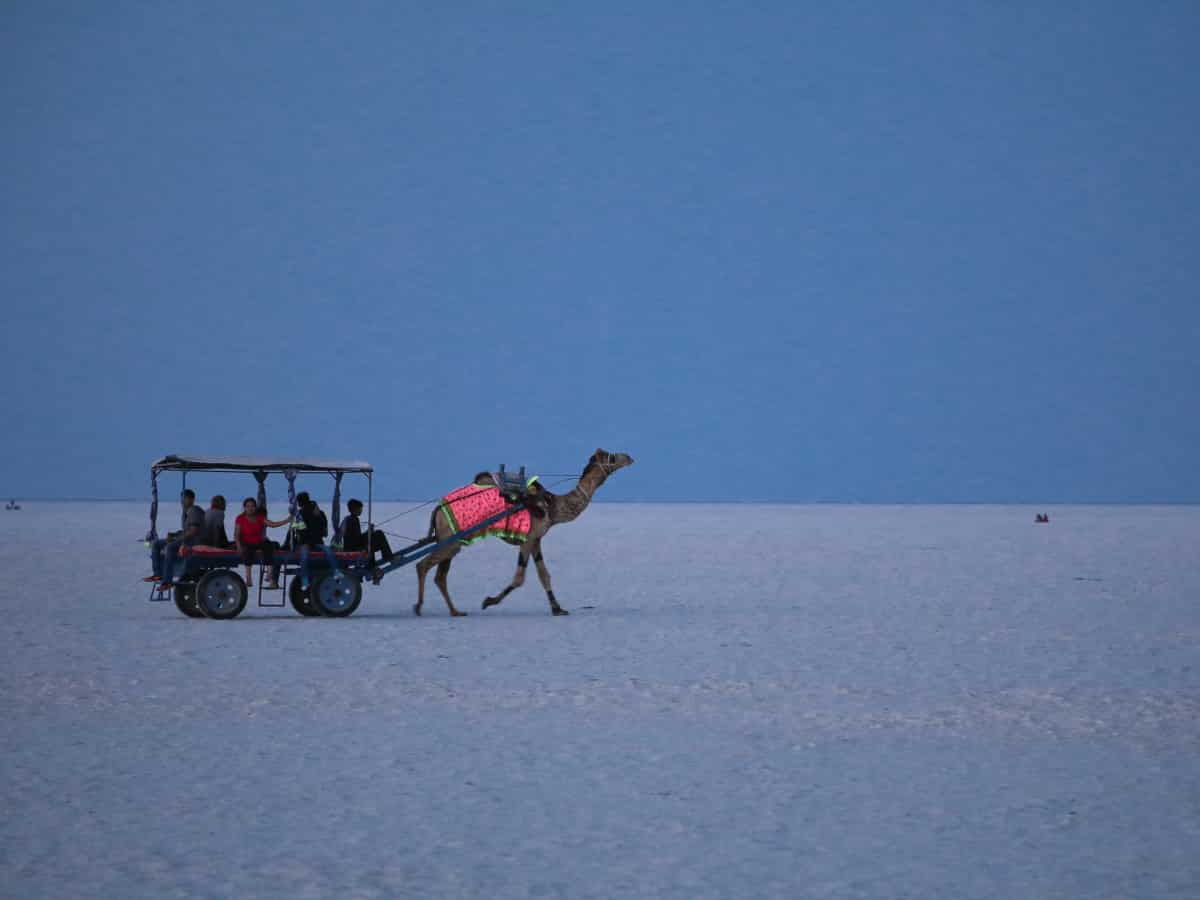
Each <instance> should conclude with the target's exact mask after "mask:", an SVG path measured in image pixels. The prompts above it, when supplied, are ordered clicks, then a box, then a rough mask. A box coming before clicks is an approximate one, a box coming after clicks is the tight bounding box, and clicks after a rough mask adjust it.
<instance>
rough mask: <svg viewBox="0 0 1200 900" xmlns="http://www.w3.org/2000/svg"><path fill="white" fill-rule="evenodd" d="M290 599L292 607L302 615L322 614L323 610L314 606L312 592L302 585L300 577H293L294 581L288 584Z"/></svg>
mask: <svg viewBox="0 0 1200 900" xmlns="http://www.w3.org/2000/svg"><path fill="white" fill-rule="evenodd" d="M288 600H290V601H291V603H292V609H294V610H295V611H296V612H298V613H300V615H302V616H319V615H320V614H321V611H320V610H319V609H317V608H316V607H315V606H313V602H312V597H311V596H310V592H309V591H306V590H305V589H304V588H302V587H301V586H300V579H299V578H298V577H297V578H293V579H292V583H291V584H289V585H288Z"/></svg>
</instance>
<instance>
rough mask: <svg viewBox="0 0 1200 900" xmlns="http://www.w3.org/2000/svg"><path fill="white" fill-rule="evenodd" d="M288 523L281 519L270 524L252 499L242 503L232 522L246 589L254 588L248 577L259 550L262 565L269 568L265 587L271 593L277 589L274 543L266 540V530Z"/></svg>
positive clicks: (263, 511)
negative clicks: (267, 582)
mask: <svg viewBox="0 0 1200 900" xmlns="http://www.w3.org/2000/svg"><path fill="white" fill-rule="evenodd" d="M288 521H289V520H288V519H281V520H279V521H278V522H272V521H271V520H270V519H268V518H267V513H266V510H262V509H259V508H258V501H257V500H255V499H254V498H253V497H247V498H246V499H245V500H243V501H242V514H241V515H240V516H238V517H237V518H236V519H235V520H234V522H233V541H234V543H235V544H237V549H238V553H240V554H241V555H242V565H244V566H245V567H246V587H253V586H254V582H253V580H252V579H251V577H250V567H251V566H252V565H254V554H255V552H256V551H259V550H261V551H262V556H263V563H264V564H266V565H268V566H271V583H270V584H268V585H266V587H267V589H268V590H272V591H273V590H277V589H278V588H279V583H278V581H277V580H276V576H275V569H274V562H275V542H274V541H269V540H267V529H268V528H278V527H280V526H281V525H286V524H287V523H288Z"/></svg>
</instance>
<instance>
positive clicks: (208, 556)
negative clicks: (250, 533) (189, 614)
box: [179, 544, 367, 563]
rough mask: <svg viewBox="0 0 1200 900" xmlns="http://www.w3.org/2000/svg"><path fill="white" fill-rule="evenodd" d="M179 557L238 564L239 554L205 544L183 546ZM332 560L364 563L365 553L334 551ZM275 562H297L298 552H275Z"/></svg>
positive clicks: (316, 552)
mask: <svg viewBox="0 0 1200 900" xmlns="http://www.w3.org/2000/svg"><path fill="white" fill-rule="evenodd" d="M179 555H180V556H181V557H188V556H192V557H195V558H196V559H198V560H204V561H205V562H240V561H241V558H242V557H241V554H240V553H238V551H237V548H236V547H210V546H208V545H207V544H194V545H193V546H191V547H188V546H186V545H185V546H183V547H180V548H179ZM333 555H334V558H335V559H337V560H338V561H339V562H348V563H349V562H366V561H367V553H366V551H365V550H335V551H334V553H333ZM254 556H255V558H256V559H261V558H262V554H261V553H255V554H254ZM308 558H309V559H310V560H318V559H324V558H325V551H324V550H323V549H321V548H314V549H312V550H310V551H309V553H308ZM275 561H276V562H282V563H287V562H299V561H300V551H299V550H276V551H275Z"/></svg>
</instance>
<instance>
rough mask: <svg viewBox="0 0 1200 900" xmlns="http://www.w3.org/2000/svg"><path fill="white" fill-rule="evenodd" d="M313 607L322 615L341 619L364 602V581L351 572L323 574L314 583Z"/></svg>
mask: <svg viewBox="0 0 1200 900" xmlns="http://www.w3.org/2000/svg"><path fill="white" fill-rule="evenodd" d="M311 593H312V600H313V605H314V606H315V607H316V608H317V609H318V610H320V612H321V615H325V616H332V617H333V618H335V619H340V618H343V617H345V616H348V615H351V614H352V613H353V612H354V611H355V610H356V609H358V604H360V603H361V602H362V579H360V578H359V577H358V576H357V575H353V574H351V573H350V572H322V573H321V574H320V575H318V576H317V578H316V580H315V581H313V583H312V591H311Z"/></svg>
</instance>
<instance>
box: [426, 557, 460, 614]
mask: <svg viewBox="0 0 1200 900" xmlns="http://www.w3.org/2000/svg"><path fill="white" fill-rule="evenodd" d="M449 574H450V560H448V559H443V560H442V561H441V562H440V563H438V567H437V574H436V575H434V576H433V583H434V584H436V585H437V586H438V590H439V591H441V592H442V596H443V597H445V598H446V608H447V609H449V610H450V615H452V616H465V615H466V613H465V612H459V611H458V610H457V609H455V608H454V601H453V600H451V599H450V590H449V588H447V587H446V578H447V576H448V575H449Z"/></svg>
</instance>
